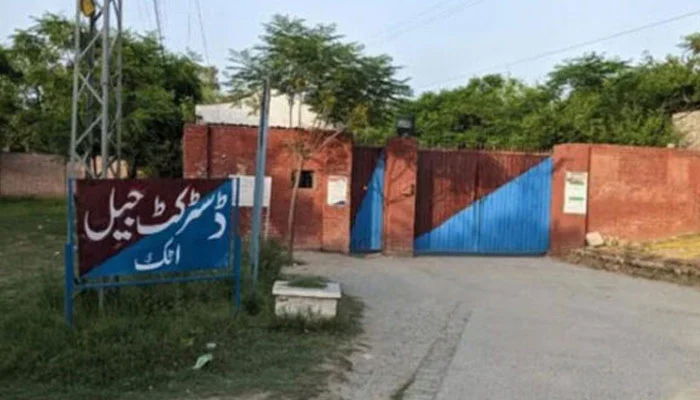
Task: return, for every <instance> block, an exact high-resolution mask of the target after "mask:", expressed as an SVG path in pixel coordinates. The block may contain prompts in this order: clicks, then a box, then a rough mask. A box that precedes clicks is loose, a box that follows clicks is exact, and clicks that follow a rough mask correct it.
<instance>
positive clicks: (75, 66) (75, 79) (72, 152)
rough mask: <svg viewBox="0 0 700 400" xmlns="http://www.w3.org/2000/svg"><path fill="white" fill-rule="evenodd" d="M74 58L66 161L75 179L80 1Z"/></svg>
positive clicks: (78, 4)
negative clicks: (68, 145)
mask: <svg viewBox="0 0 700 400" xmlns="http://www.w3.org/2000/svg"><path fill="white" fill-rule="evenodd" d="M73 36H75V37H74V38H73V40H74V46H75V48H74V49H73V51H75V57H74V60H73V104H72V105H71V115H70V119H71V123H70V125H71V126H70V150H69V151H68V152H69V154H68V160H69V162H70V163H69V164H68V165H69V168H70V171H69V173H68V176H69V178H73V177H75V176H74V175H75V169H76V168H77V160H78V152H77V150H76V141H77V138H78V103H79V102H80V98H79V96H80V94H79V90H78V88H79V86H80V53H81V52H82V49H81V48H80V0H76V6H75V30H74V32H73Z"/></svg>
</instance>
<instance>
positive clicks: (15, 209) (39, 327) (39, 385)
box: [0, 199, 362, 400]
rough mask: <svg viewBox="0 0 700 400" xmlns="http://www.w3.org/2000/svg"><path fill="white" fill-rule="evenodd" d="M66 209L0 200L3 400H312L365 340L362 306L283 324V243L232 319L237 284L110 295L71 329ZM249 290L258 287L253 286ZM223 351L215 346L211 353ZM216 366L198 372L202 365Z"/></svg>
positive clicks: (81, 303) (83, 305)
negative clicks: (276, 297)
mask: <svg viewBox="0 0 700 400" xmlns="http://www.w3.org/2000/svg"><path fill="white" fill-rule="evenodd" d="M64 212H65V204H64V203H63V202H61V201H54V200H50V201H47V200H26V199H25V200H2V199H0V354H1V355H2V356H0V398H2V399H37V398H43V399H71V400H79V399H146V398H147V399H172V398H176V399H190V398H191V399H200V398H203V397H208V396H219V397H224V398H225V397H227V396H232V395H239V394H245V393H258V392H265V393H271V394H272V395H273V397H274V396H281V395H284V397H285V398H292V399H295V398H296V399H306V398H309V397H312V396H313V395H314V394H316V393H318V392H319V391H320V390H322V389H323V388H324V387H325V383H326V380H327V378H328V377H329V375H330V374H331V371H329V368H328V362H329V361H330V362H333V361H334V360H339V359H342V358H343V357H344V355H345V354H346V352H347V351H348V349H349V343H350V342H351V340H350V339H351V338H352V337H353V336H354V335H356V334H357V333H359V331H360V327H359V324H358V320H359V317H360V314H361V310H362V305H361V303H360V302H359V301H357V300H355V299H352V298H345V299H343V300H342V301H341V303H340V304H339V314H338V317H337V318H336V319H335V320H333V321H327V322H317V323H314V322H310V323H306V322H303V321H295V320H291V321H290V320H278V319H276V318H275V317H274V311H273V299H272V296H271V294H270V292H271V287H272V284H273V282H274V280H275V279H276V278H277V277H278V276H279V273H280V269H281V268H282V266H283V265H285V263H287V262H288V260H287V259H286V257H285V255H284V252H283V251H282V249H281V248H280V246H279V245H277V244H275V243H268V244H266V245H265V246H264V247H263V253H262V257H261V270H260V284H259V288H258V290H257V291H256V292H253V291H252V290H247V291H246V292H244V299H245V303H246V307H245V310H246V311H244V312H241V313H239V314H237V315H236V316H234V315H233V309H232V300H231V299H232V287H231V284H230V282H215V283H187V284H171V285H161V286H152V287H134V288H122V289H119V290H111V291H108V292H107V293H106V301H105V310H104V314H103V315H100V313H99V312H98V310H97V307H96V305H97V296H96V293H95V292H86V293H82V294H80V295H78V296H77V298H76V304H75V306H76V310H75V314H76V324H77V329H75V330H70V329H68V328H67V327H65V325H64V322H63V316H62V309H63V288H62V285H63V277H62V271H63V265H62V264H63V261H62V260H63V258H62V254H61V249H62V244H63V242H64V240H65V237H64V236H65V233H64V232H65V217H64V215H65V214H64ZM244 286H245V287H246V288H250V285H249V284H248V283H246V284H245V285H244ZM207 343H216V348H215V349H213V350H211V349H208V348H207ZM205 353H212V354H213V356H214V359H213V361H211V362H210V363H209V364H207V365H206V366H205V367H204V368H203V369H202V370H199V371H194V370H193V369H192V366H193V365H194V363H195V361H196V359H197V357H199V356H200V355H202V354H205Z"/></svg>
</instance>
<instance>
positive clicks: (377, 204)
mask: <svg viewBox="0 0 700 400" xmlns="http://www.w3.org/2000/svg"><path fill="white" fill-rule="evenodd" d="M383 193H384V154H383V152H382V149H381V148H375V147H355V148H354V149H353V156H352V186H351V214H352V220H351V221H352V224H351V228H350V251H352V252H354V253H367V252H373V251H380V250H381V249H382V225H383V221H384V205H383V203H384V196H383Z"/></svg>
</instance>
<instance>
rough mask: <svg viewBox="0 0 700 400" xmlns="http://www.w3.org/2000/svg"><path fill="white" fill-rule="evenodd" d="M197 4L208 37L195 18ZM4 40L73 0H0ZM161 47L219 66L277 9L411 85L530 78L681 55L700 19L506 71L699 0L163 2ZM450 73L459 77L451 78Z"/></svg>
mask: <svg viewBox="0 0 700 400" xmlns="http://www.w3.org/2000/svg"><path fill="white" fill-rule="evenodd" d="M197 1H199V3H200V4H201V14H202V19H203V21H204V36H205V37H206V42H207V51H206V52H205V48H204V40H202V32H201V31H200V25H199V23H198V16H197V7H196V4H197ZM0 3H2V5H0V37H2V38H4V40H5V41H7V40H8V36H9V35H11V34H12V32H13V31H14V30H15V29H17V28H25V27H27V26H29V25H31V23H32V21H31V17H32V16H37V15H40V14H41V13H43V12H45V11H50V12H56V13H63V14H65V15H68V16H72V15H73V14H74V4H75V1H74V0H22V1H13V0H0ZM159 4H160V8H161V14H162V19H161V20H162V25H163V34H164V36H165V44H166V46H167V47H169V48H171V49H174V50H180V51H181V50H184V49H187V48H190V49H192V50H194V51H196V52H198V53H200V54H202V55H205V53H206V55H207V56H208V58H209V60H210V62H211V63H212V64H214V65H216V66H218V67H219V68H223V67H224V66H225V65H226V58H227V50H228V49H230V48H233V49H242V48H245V47H248V46H251V45H253V44H254V43H255V41H256V39H257V36H258V35H259V34H260V31H261V29H260V25H261V24H262V23H263V22H266V21H268V20H269V19H270V17H271V16H272V15H273V14H275V13H281V14H289V15H294V16H298V17H302V18H305V19H307V20H308V21H309V22H314V23H316V22H323V23H336V24H337V26H338V30H339V31H340V32H341V33H342V34H344V35H346V36H347V38H348V39H351V40H355V41H359V42H362V43H365V44H366V45H367V50H368V52H370V53H387V54H389V55H391V56H392V57H393V58H394V59H395V60H396V63H397V64H399V65H402V66H404V69H403V71H402V74H403V75H404V76H406V77H410V78H411V85H412V86H413V88H414V89H416V90H417V91H419V92H420V91H422V90H424V89H426V88H430V89H440V88H446V87H453V86H456V85H459V84H463V83H464V82H466V80H467V79H468V77H469V76H471V75H473V74H475V73H479V74H483V73H485V72H506V73H510V74H511V75H512V76H514V77H519V78H523V79H525V80H527V81H529V82H534V81H537V80H542V79H543V78H545V76H546V74H547V73H548V72H549V71H550V70H551V68H552V67H553V66H554V65H555V64H557V63H559V62H561V61H562V60H564V59H566V58H570V57H575V56H577V55H580V54H582V53H583V52H586V51H600V52H605V53H606V54H609V55H618V56H620V57H621V58H623V59H627V60H633V59H639V57H640V56H641V55H642V53H643V52H644V51H648V52H650V53H651V54H652V55H654V56H664V55H665V54H668V53H676V54H678V53H679V50H678V48H677V44H678V43H679V42H680V40H681V37H682V36H684V35H686V34H688V33H691V32H694V31H700V16H693V17H690V18H685V19H682V20H679V21H676V22H673V23H669V24H666V25H662V26H658V27H655V28H652V29H646V30H643V31H641V32H637V33H634V34H630V35H625V36H622V37H618V38H616V39H612V40H609V41H605V42H602V43H597V44H594V45H590V46H586V47H583V48H579V49H575V50H572V51H568V52H564V53H560V54H556V55H552V56H550V57H545V58H542V59H538V60H536V61H531V62H525V63H520V64H517V65H512V66H511V67H509V68H508V67H503V65H505V64H508V63H510V62H512V61H515V60H520V59H523V58H527V57H529V56H533V55H537V54H541V53H543V52H547V51H550V50H556V49H560V48H564V47H567V46H569V45H572V44H576V43H580V42H585V41H589V40H593V39H597V38H600V37H604V36H608V35H611V34H614V33H616V32H620V31H623V30H627V29H632V28H636V27H638V26H642V25H646V24H649V23H653V22H657V21H661V20H665V19H668V18H672V17H675V16H677V15H681V14H684V13H689V12H692V11H698V10H700V2H698V1H697V0H666V1H659V0H529V1H525V0H521V1H516V0H354V1H328V0H325V1H322V0H295V1H273V0H258V1H246V2H239V1H235V0H234V1H232V0H159ZM124 8H125V26H127V27H129V28H130V29H134V30H137V31H145V30H155V29H156V22H155V17H154V15H155V14H154V11H153V1H152V0H124ZM455 76H464V78H463V79H457V80H451V81H448V80H449V79H450V78H452V77H455Z"/></svg>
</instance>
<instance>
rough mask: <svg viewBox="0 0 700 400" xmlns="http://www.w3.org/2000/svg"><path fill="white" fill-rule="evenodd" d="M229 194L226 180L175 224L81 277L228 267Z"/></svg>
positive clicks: (134, 244) (186, 211)
mask: <svg viewBox="0 0 700 400" xmlns="http://www.w3.org/2000/svg"><path fill="white" fill-rule="evenodd" d="M231 193H232V184H231V181H230V180H229V181H226V182H224V183H223V184H222V185H220V186H219V187H217V189H216V190H214V191H212V192H210V193H208V194H207V195H206V196H203V197H202V198H201V199H199V201H198V202H197V203H196V204H194V205H192V206H190V207H187V208H186V209H185V213H183V215H182V217H181V218H180V220H179V221H178V222H177V223H175V224H173V225H170V226H169V227H167V228H166V229H164V230H163V231H161V232H158V233H155V234H153V235H148V236H145V237H143V238H142V239H141V240H139V241H138V242H136V243H133V244H131V245H130V246H128V247H126V248H124V249H123V250H122V251H120V252H119V253H117V254H115V255H114V256H112V257H110V258H109V259H107V260H105V261H104V262H102V263H101V264H99V265H98V266H96V267H95V268H93V269H92V270H90V272H88V273H87V274H85V275H84V277H87V278H99V277H109V276H120V275H133V274H139V273H171V272H186V271H193V270H202V269H217V268H226V267H228V266H229V264H230V263H229V259H230V242H231V229H230V226H229V225H230V223H231V212H232V206H231V203H232V202H231V197H230V196H231ZM224 196H225V199H223V197H224ZM222 224H223V226H222ZM181 228H182V229H181Z"/></svg>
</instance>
